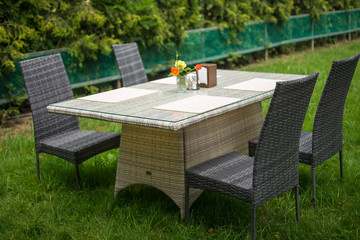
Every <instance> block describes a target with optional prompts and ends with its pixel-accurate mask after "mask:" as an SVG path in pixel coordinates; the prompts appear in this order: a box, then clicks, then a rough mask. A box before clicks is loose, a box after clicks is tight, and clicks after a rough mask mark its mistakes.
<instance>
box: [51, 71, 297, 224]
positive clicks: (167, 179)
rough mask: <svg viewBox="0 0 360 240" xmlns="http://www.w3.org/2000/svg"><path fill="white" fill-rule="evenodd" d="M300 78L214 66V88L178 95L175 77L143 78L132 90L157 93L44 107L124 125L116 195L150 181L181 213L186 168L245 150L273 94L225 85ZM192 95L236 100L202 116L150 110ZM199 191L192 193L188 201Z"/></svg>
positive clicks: (258, 129) (258, 126) (258, 130)
mask: <svg viewBox="0 0 360 240" xmlns="http://www.w3.org/2000/svg"><path fill="white" fill-rule="evenodd" d="M302 77H304V75H293V74H279V73H260V72H244V71H231V70H222V69H218V70H217V86H216V87H212V88H201V89H200V90H198V91H187V92H186V93H178V92H177V88H176V84H175V81H174V84H164V83H156V82H147V83H143V84H138V85H136V86H132V87H131V88H136V89H149V90H156V92H155V93H152V94H148V95H144V96H141V97H137V98H133V99H128V100H123V101H120V102H117V103H108V102H102V101H101V100H99V101H87V100H83V99H74V100H69V101H65V102H60V103H56V104H51V105H49V106H48V107H47V110H48V111H49V112H52V113H59V114H67V115H73V116H81V117H87V118H95V119H101V120H107V121H113V122H120V123H122V124H123V125H122V126H123V127H122V137H121V143H120V151H119V163H118V170H117V174H116V184H115V195H117V193H118V192H119V191H120V190H122V189H123V188H125V187H127V186H130V185H133V184H149V185H151V186H154V187H157V188H159V189H161V190H162V191H163V192H164V193H165V194H167V195H168V196H170V197H171V199H172V200H174V202H175V203H176V204H177V205H178V206H179V207H180V210H181V216H182V217H183V216H184V211H185V168H190V167H192V166H194V165H197V164H199V163H202V162H204V161H207V160H210V159H212V158H215V157H218V156H220V155H223V154H226V153H229V152H232V151H239V152H241V153H244V154H247V142H248V140H249V139H251V138H253V137H255V136H257V135H258V134H259V133H260V129H261V126H262V123H263V111H262V107H261V103H260V102H261V101H262V100H264V99H267V98H269V97H271V96H272V95H273V92H274V91H273V90H271V91H266V92H264V91H242V90H234V89H226V88H225V87H228V86H231V85H233V84H237V83H239V82H244V81H247V80H251V79H253V78H263V79H268V80H269V81H272V79H277V80H294V79H299V78H302ZM165 80H169V79H165ZM123 89H124V88H123ZM196 95H208V96H220V97H230V98H238V99H239V101H237V102H235V103H232V104H228V105H224V106H222V107H218V108H215V109H212V110H210V111H206V112H203V113H200V114H198V113H191V112H182V111H165V110H159V109H156V108H154V107H156V106H160V105H163V104H165V103H171V102H174V101H177V100H182V99H186V98H190V97H193V96H196ZM204 104H206V102H205V103H204ZM200 193H201V191H192V192H191V194H190V195H191V200H192V201H193V200H195V199H196V198H197V196H198V195H199V194H200Z"/></svg>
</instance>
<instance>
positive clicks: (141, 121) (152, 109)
mask: <svg viewBox="0 0 360 240" xmlns="http://www.w3.org/2000/svg"><path fill="white" fill-rule="evenodd" d="M302 77H305V76H304V75H294V74H278V73H260V72H245V71H233V70H220V69H218V70H217V86H216V87H212V88H200V90H188V91H186V92H185V93H179V92H177V87H176V85H175V80H173V79H170V78H166V79H161V80H159V81H150V82H147V83H143V84H139V85H135V86H131V87H129V88H121V90H120V89H119V90H117V91H119V93H118V94H121V92H122V93H128V94H127V95H129V97H127V96H124V95H126V94H123V96H122V97H120V98H118V99H117V97H118V96H117V95H116V94H114V93H116V92H112V94H111V93H110V92H105V93H101V94H102V95H100V94H99V95H98V96H95V95H93V96H91V97H89V98H80V99H79V98H78V99H73V100H69V101H65V102H60V103H54V104H51V105H49V106H48V107H47V110H48V112H51V113H59V114H67V115H73V116H80V117H88V118H95V119H102V120H107V121H114V122H122V123H128V124H135V125H142V126H151V127H159V128H164V129H170V130H178V129H181V128H183V127H186V126H188V125H191V124H194V123H197V122H199V121H202V120H205V119H208V118H210V117H214V116H217V115H220V114H223V113H225V112H228V111H232V110H235V109H238V108H241V107H244V106H247V105H250V104H252V103H255V102H259V101H262V100H264V99H267V98H269V97H271V96H272V94H273V90H268V89H267V88H266V87H265V88H264V86H265V85H266V84H267V81H270V82H274V81H273V80H294V79H299V78H302ZM254 79H259V80H261V81H262V82H261V84H260V85H261V86H258V87H259V90H261V91H254V90H253V89H252V90H249V89H251V88H252V86H250V88H249V84H250V83H251V81H249V80H254ZM242 82H244V84H243V86H245V87H244V88H243V89H241V86H240V88H238V87H239V86H238V85H239V83H242ZM245 82H246V84H245ZM247 83H249V84H247ZM259 83H260V82H259ZM259 83H258V84H259ZM240 85H241V84H240ZM246 86H247V87H248V88H246ZM255 88H256V85H255ZM244 89H246V90H244ZM130 90H131V91H130ZM130 92H131V94H129V93H130ZM131 96H133V97H131ZM134 96H135V97H134ZM199 96H201V97H199ZM192 99H194V101H203V102H200V103H199V102H194V104H191V100H192ZM195 99H196V100H195ZM189 103H190V104H189ZM169 104H170V105H171V107H172V108H169V109H168V108H166V107H167V106H168V105H169ZM181 104H189V105H188V106H189V107H184V106H181ZM193 105H194V106H193ZM195 105H196V106H197V107H198V109H199V108H200V109H202V110H197V111H195V110H194V111H191V109H192V108H194V107H195ZM201 105H204V106H205V107H203V106H201ZM177 106H180V107H179V109H177ZM186 109H189V111H187V110H186Z"/></svg>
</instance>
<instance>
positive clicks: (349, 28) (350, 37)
mask: <svg viewBox="0 0 360 240" xmlns="http://www.w3.org/2000/svg"><path fill="white" fill-rule="evenodd" d="M350 41H351V12H349V42H350Z"/></svg>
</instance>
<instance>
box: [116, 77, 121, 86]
mask: <svg viewBox="0 0 360 240" xmlns="http://www.w3.org/2000/svg"><path fill="white" fill-rule="evenodd" d="M116 88H121V81H120V79H118V80H117V81H116Z"/></svg>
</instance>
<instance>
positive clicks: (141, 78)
mask: <svg viewBox="0 0 360 240" xmlns="http://www.w3.org/2000/svg"><path fill="white" fill-rule="evenodd" d="M112 47H113V49H114V53H115V58H116V61H117V63H118V66H119V71H120V73H121V85H122V86H123V87H128V86H132V85H136V84H140V83H145V82H147V81H148V79H147V76H146V72H145V68H144V65H143V62H142V60H141V56H140V53H139V49H138V47H137V45H136V43H125V44H114V45H112Z"/></svg>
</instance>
